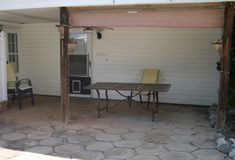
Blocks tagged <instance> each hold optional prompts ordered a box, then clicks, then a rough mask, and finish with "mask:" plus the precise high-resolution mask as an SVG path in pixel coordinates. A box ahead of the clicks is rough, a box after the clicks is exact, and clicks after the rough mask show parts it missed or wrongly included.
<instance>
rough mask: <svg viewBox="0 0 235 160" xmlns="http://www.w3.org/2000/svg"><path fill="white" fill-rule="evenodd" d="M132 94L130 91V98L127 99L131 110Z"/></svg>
mask: <svg viewBox="0 0 235 160" xmlns="http://www.w3.org/2000/svg"><path fill="white" fill-rule="evenodd" d="M132 94H133V91H131V94H130V97H129V108H131V101H132Z"/></svg>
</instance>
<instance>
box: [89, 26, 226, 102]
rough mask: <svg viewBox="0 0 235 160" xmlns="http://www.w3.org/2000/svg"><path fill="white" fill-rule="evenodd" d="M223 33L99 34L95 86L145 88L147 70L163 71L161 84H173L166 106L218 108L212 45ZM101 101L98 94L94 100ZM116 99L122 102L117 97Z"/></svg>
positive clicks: (144, 31) (157, 30)
mask: <svg viewBox="0 0 235 160" xmlns="http://www.w3.org/2000/svg"><path fill="white" fill-rule="evenodd" d="M220 33H221V31H220V30H219V29H167V28H165V29H161V28H115V30H112V31H110V30H105V31H104V32H103V38H102V39H101V40H98V39H97V38H96V35H95V34H94V53H93V55H94V57H93V75H94V79H93V81H94V82H98V81H117V82H139V81H140V77H141V75H142V70H143V68H158V69H160V70H161V73H160V79H159V83H170V84H172V86H171V88H170V91H169V92H168V93H161V94H160V101H161V102H169V103H182V104H197V105H210V104H211V103H213V102H217V88H218V84H219V83H218V81H219V72H218V71H216V69H215V67H216V65H215V64H216V61H217V60H218V53H217V52H216V50H215V49H214V48H213V47H212V46H211V43H212V42H214V41H216V40H217V38H219V37H220ZM94 95H96V94H94ZM111 97H112V98H119V97H118V96H117V95H116V94H112V96H111Z"/></svg>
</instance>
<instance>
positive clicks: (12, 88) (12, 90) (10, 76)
mask: <svg viewBox="0 0 235 160" xmlns="http://www.w3.org/2000/svg"><path fill="white" fill-rule="evenodd" d="M16 83H17V79H16V76H15V73H14V70H13V67H12V65H11V64H7V93H8V94H12V95H13V98H12V103H14V100H15V96H16V94H17V93H16V92H17V85H16Z"/></svg>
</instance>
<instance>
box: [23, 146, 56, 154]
mask: <svg viewBox="0 0 235 160" xmlns="http://www.w3.org/2000/svg"><path fill="white" fill-rule="evenodd" d="M26 151H27V152H33V153H40V154H51V153H53V149H52V147H48V146H36V147H32V148H28V149H26Z"/></svg>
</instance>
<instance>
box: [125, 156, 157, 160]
mask: <svg viewBox="0 0 235 160" xmlns="http://www.w3.org/2000/svg"><path fill="white" fill-rule="evenodd" d="M128 160H160V159H159V158H158V157H157V156H147V155H136V156H134V157H131V158H129V159H128Z"/></svg>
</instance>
